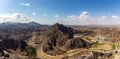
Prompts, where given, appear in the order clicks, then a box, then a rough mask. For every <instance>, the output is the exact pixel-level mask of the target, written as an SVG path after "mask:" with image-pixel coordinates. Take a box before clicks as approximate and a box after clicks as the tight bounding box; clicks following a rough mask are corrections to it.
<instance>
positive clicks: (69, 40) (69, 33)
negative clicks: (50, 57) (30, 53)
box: [37, 23, 89, 51]
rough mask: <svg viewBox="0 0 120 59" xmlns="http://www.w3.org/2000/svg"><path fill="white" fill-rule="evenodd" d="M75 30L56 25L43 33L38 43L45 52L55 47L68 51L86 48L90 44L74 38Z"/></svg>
mask: <svg viewBox="0 0 120 59" xmlns="http://www.w3.org/2000/svg"><path fill="white" fill-rule="evenodd" d="M74 34H75V30H74V29H72V28H69V27H66V26H64V25H62V24H58V23H56V24H55V25H53V26H52V27H51V28H49V29H48V30H47V31H45V32H43V33H41V35H40V36H39V38H38V40H37V42H39V43H40V44H43V50H44V51H49V50H53V47H55V46H57V47H66V48H67V49H74V48H81V47H83V48H85V47H88V45H89V43H88V42H86V41H84V40H83V39H81V38H73V36H74Z"/></svg>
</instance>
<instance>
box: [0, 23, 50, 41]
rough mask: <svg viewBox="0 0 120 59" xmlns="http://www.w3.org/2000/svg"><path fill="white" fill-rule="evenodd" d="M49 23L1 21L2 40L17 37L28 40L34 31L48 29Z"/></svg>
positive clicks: (17, 38)
mask: <svg viewBox="0 0 120 59" xmlns="http://www.w3.org/2000/svg"><path fill="white" fill-rule="evenodd" d="M48 28H49V26H48V25H41V24H39V23H36V22H29V23H14V22H6V23H0V40H4V39H15V40H27V39H28V38H30V37H31V33H32V32H37V31H38V32H41V31H44V30H46V29H48Z"/></svg>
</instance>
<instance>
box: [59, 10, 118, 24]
mask: <svg viewBox="0 0 120 59" xmlns="http://www.w3.org/2000/svg"><path fill="white" fill-rule="evenodd" d="M58 22H59V23H62V24H66V25H95V24H96V25H107V24H109V25H111V24H120V16H115V15H112V16H99V17H94V16H91V15H90V13H89V12H87V11H83V12H82V13H80V15H70V16H68V17H66V18H64V19H60V20H58Z"/></svg>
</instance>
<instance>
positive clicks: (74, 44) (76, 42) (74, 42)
mask: <svg viewBox="0 0 120 59" xmlns="http://www.w3.org/2000/svg"><path fill="white" fill-rule="evenodd" d="M87 47H90V44H89V43H88V42H86V41H85V40H83V39H81V38H72V39H69V40H67V42H66V44H65V48H67V49H74V48H87Z"/></svg>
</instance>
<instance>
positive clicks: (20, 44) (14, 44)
mask: <svg viewBox="0 0 120 59" xmlns="http://www.w3.org/2000/svg"><path fill="white" fill-rule="evenodd" d="M0 47H1V48H3V49H13V50H16V49H18V48H19V49H20V50H21V51H23V50H25V48H26V47H27V44H26V43H25V42H24V41H17V40H13V39H6V40H2V41H0Z"/></svg>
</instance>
